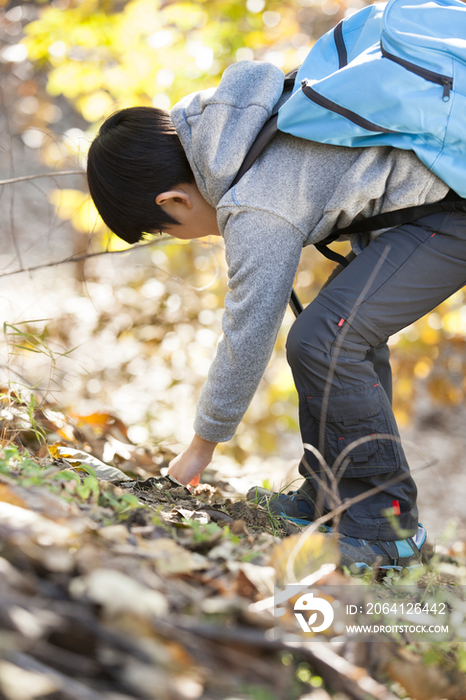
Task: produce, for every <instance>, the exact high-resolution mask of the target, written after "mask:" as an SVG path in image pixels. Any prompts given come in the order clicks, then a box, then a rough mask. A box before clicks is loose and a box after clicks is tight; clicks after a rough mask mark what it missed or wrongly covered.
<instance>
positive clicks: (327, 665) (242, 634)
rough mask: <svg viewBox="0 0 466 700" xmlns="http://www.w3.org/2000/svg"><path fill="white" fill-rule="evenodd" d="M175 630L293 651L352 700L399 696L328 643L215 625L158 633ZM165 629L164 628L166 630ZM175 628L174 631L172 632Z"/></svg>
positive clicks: (225, 641)
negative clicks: (339, 653) (333, 649)
mask: <svg viewBox="0 0 466 700" xmlns="http://www.w3.org/2000/svg"><path fill="white" fill-rule="evenodd" d="M173 627H175V628H178V629H182V630H184V631H185V632H187V633H191V634H195V635H198V636H199V637H203V638H204V639H210V640H212V641H215V642H216V643H217V644H225V645H228V644H233V645H235V646H236V645H237V644H244V645H248V646H252V647H253V648H254V649H257V648H262V649H270V650H272V651H287V652H290V651H294V652H295V653H296V652H297V653H298V654H299V655H300V656H303V657H305V658H306V660H307V661H309V663H310V664H311V666H312V667H313V668H314V669H315V670H316V671H317V673H319V674H320V675H321V676H322V678H324V680H325V681H326V682H327V683H328V684H329V685H330V686H331V687H332V688H334V689H335V690H337V691H341V692H344V693H346V694H347V695H349V696H350V697H351V698H353V700H375V699H377V700H397V699H396V696H395V695H393V693H391V692H390V690H388V689H387V688H386V687H385V686H384V685H382V684H380V683H378V682H377V681H376V680H374V679H373V678H371V677H370V676H369V675H368V674H367V672H366V671H365V669H362V668H361V667H359V666H355V665H354V664H352V663H351V662H349V661H347V660H346V659H344V658H342V657H341V656H338V654H336V653H335V652H334V651H332V650H331V649H330V648H329V646H328V645H327V644H326V643H325V642H317V641H316V642H313V643H312V644H309V643H308V642H303V641H297V639H296V635H287V634H283V633H282V632H279V631H278V630H276V631H275V632H276V634H277V636H278V635H280V637H279V638H278V639H272V638H271V637H270V632H269V631H267V632H263V631H260V630H254V629H251V628H249V627H238V626H237V627H228V626H226V625H224V626H222V627H217V626H214V625H199V624H197V625H189V624H183V623H181V622H180V623H175V624H173V623H169V622H168V621H165V620H164V621H161V620H160V621H159V622H158V629H159V631H161V632H163V633H165V634H167V633H172V631H174V630H173ZM164 628H165V629H164ZM170 628H172V630H170Z"/></svg>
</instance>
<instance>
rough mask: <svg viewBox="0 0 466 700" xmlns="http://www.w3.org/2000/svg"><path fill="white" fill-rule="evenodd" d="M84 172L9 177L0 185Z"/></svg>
mask: <svg viewBox="0 0 466 700" xmlns="http://www.w3.org/2000/svg"><path fill="white" fill-rule="evenodd" d="M85 174H86V173H85V172H84V170H56V171H55V172H53V173H37V174H36V175H22V176H21V177H10V178H9V179H8V180H0V185H12V184H13V183H14V182H25V181H26V180H37V178H39V177H57V176H58V175H85Z"/></svg>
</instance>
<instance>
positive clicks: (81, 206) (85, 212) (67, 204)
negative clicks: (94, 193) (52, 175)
mask: <svg viewBox="0 0 466 700" xmlns="http://www.w3.org/2000/svg"><path fill="white" fill-rule="evenodd" d="M47 197H48V200H49V202H50V203H51V204H53V206H54V207H55V208H56V213H57V216H58V217H59V218H60V219H62V220H64V221H68V220H70V221H71V223H72V225H73V228H74V229H75V230H76V231H79V233H86V234H89V233H101V232H103V231H105V230H106V226H105V224H104V222H103V221H102V219H101V218H100V216H99V213H98V212H97V209H96V208H95V206H94V202H93V201H92V199H91V198H90V196H89V195H88V194H86V193H85V192H81V191H80V190H51V191H50V192H49V193H48V195H47ZM118 250H120V249H118Z"/></svg>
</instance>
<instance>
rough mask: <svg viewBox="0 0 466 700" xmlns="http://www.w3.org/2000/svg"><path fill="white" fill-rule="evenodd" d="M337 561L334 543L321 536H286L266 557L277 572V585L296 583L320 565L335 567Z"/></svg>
mask: <svg viewBox="0 0 466 700" xmlns="http://www.w3.org/2000/svg"><path fill="white" fill-rule="evenodd" d="M339 560H340V552H339V549H338V543H337V540H336V539H335V538H333V537H330V536H329V535H327V534H324V533H323V532H313V533H311V534H307V532H306V531H304V532H302V533H300V534H296V535H290V536H289V537H286V538H285V539H284V540H282V541H281V542H280V543H279V544H277V545H276V546H275V547H274V548H273V549H272V552H271V554H270V564H271V565H272V566H273V567H274V569H275V571H276V572H277V585H283V584H286V583H294V582H295V581H299V580H301V579H302V578H304V577H305V576H309V575H310V574H312V573H313V572H314V571H317V570H318V569H319V568H320V567H321V566H322V565H323V564H327V563H333V564H338V562H339Z"/></svg>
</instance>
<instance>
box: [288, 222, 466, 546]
mask: <svg viewBox="0 0 466 700" xmlns="http://www.w3.org/2000/svg"><path fill="white" fill-rule="evenodd" d="M465 284H466V214H461V213H459V214H456V213H454V214H451V213H450V214H445V213H438V214H432V215H430V216H428V217H424V218H423V219H419V220H418V221H416V222H414V223H411V224H406V225H404V226H400V227H398V228H396V229H391V230H389V231H386V232H385V233H383V234H381V235H380V236H379V237H378V238H377V239H376V240H375V241H372V242H371V243H370V244H369V245H368V246H367V247H366V248H364V250H363V251H362V253H360V254H359V255H358V256H357V257H356V258H355V259H354V260H353V261H352V262H351V263H350V265H349V266H348V267H346V268H345V269H344V270H343V271H342V272H341V273H340V274H338V275H337V276H336V277H335V278H334V279H333V280H331V282H330V283H329V284H328V286H327V287H326V288H325V289H323V290H322V291H321V292H320V293H319V295H318V296H317V297H316V299H315V300H314V301H313V302H312V303H311V304H309V306H307V307H306V309H305V310H304V311H303V313H301V314H300V316H299V317H298V318H297V319H296V321H295V323H294V324H293V326H292V328H291V331H290V333H289V336H288V341H287V356H288V362H289V364H290V366H291V369H292V372H293V377H294V381H295V384H296V388H297V390H298V395H299V422H300V430H301V436H302V440H303V443H309V444H310V445H313V446H314V447H316V448H319V444H320V447H321V451H323V454H324V457H325V460H326V461H327V463H328V465H329V466H330V468H332V467H334V465H335V463H336V462H337V460H338V458H339V455H341V453H342V451H343V450H344V449H345V448H346V447H348V446H349V445H350V444H351V443H353V442H354V441H355V440H357V439H358V438H363V437H367V436H371V437H370V438H369V439H368V440H367V441H365V442H362V443H360V444H357V445H356V446H354V447H353V448H349V452H348V454H347V459H346V460H344V462H343V463H342V465H341V466H340V468H339V474H338V477H339V483H338V491H339V497H340V499H341V500H342V501H345V500H346V499H350V498H353V497H354V496H358V495H360V494H362V493H364V492H366V491H368V490H369V489H372V488H373V487H376V486H379V487H381V491H380V492H379V493H377V494H376V495H373V496H370V497H368V498H367V499H365V500H363V501H361V502H359V503H357V504H355V505H353V506H351V507H349V508H348V509H347V510H346V511H345V512H344V513H343V515H342V517H341V521H340V525H339V530H340V532H342V533H344V534H346V535H348V536H351V537H357V538H364V539H384V540H396V539H399V534H397V533H396V532H395V531H394V530H393V529H392V527H391V525H390V523H389V521H388V520H387V517H386V516H385V515H383V511H384V510H385V509H386V508H392V507H393V506H394V505H395V507H397V505H399V508H400V511H401V515H400V518H399V525H400V526H401V527H402V528H404V529H406V530H407V531H409V533H410V534H415V533H416V531H417V523H418V512H417V506H416V495H417V489H416V485H415V483H414V481H413V479H412V477H411V476H410V474H409V466H408V463H407V460H406V457H405V454H404V452H403V449H402V447H401V445H400V444H399V442H397V441H396V439H395V440H392V439H387V438H386V439H381V438H377V437H375V436H376V435H381V434H384V435H393V436H396V438H399V433H398V429H397V426H396V421H395V418H394V415H393V411H392V408H391V373H390V366H389V355H388V347H387V345H386V341H387V339H388V338H389V337H390V336H391V335H393V334H394V333H397V332H398V331H399V330H401V329H402V328H405V327H406V326H408V325H409V324H410V323H412V322H413V321H415V320H417V319H418V318H420V317H421V316H423V315H424V314H426V313H428V312H429V311H431V310H432V309H434V308H435V307H436V306H437V305H438V304H440V302H442V301H444V300H445V299H447V298H448V297H449V296H450V295H451V294H453V293H454V292H455V291H457V290H458V289H460V288H461V287H463V286H464V285H465ZM330 368H331V376H330V374H329V369H330ZM329 377H330V379H329ZM326 386H327V392H326ZM326 394H328V402H327V406H326V409H325V412H324V414H323V413H322V406H323V403H324V402H325V401H324V397H325V395H326ZM319 428H321V431H320V435H319ZM319 438H320V439H319ZM345 464H346V467H345ZM306 465H307V466H306ZM299 470H300V473H301V474H302V475H303V476H306V477H307V478H308V481H309V484H310V487H311V488H310V490H311V491H313V492H315V501H316V503H323V506H322V507H323V509H324V510H327V509H328V508H330V506H331V502H330V501H329V499H328V497H327V496H325V489H322V482H324V483H327V484H328V482H329V477H328V475H327V476H326V475H325V471H324V469H323V467H322V465H321V464H320V463H319V461H318V459H317V458H316V457H315V456H314V455H313V454H312V453H311V452H310V451H309V450H308V449H306V450H305V454H304V458H303V460H302V462H301V464H300V468H299ZM312 473H313V474H314V476H312ZM316 475H317V476H316ZM400 476H404V477H405V478H403V479H402V480H399V481H397V482H396V483H391V484H390V482H392V481H393V480H394V479H396V478H397V477H400ZM319 479H320V480H321V481H320V485H319ZM319 494H320V497H319ZM319 498H320V500H319ZM394 502H395V503H394ZM396 502H398V504H396ZM316 514H318V513H316Z"/></svg>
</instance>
